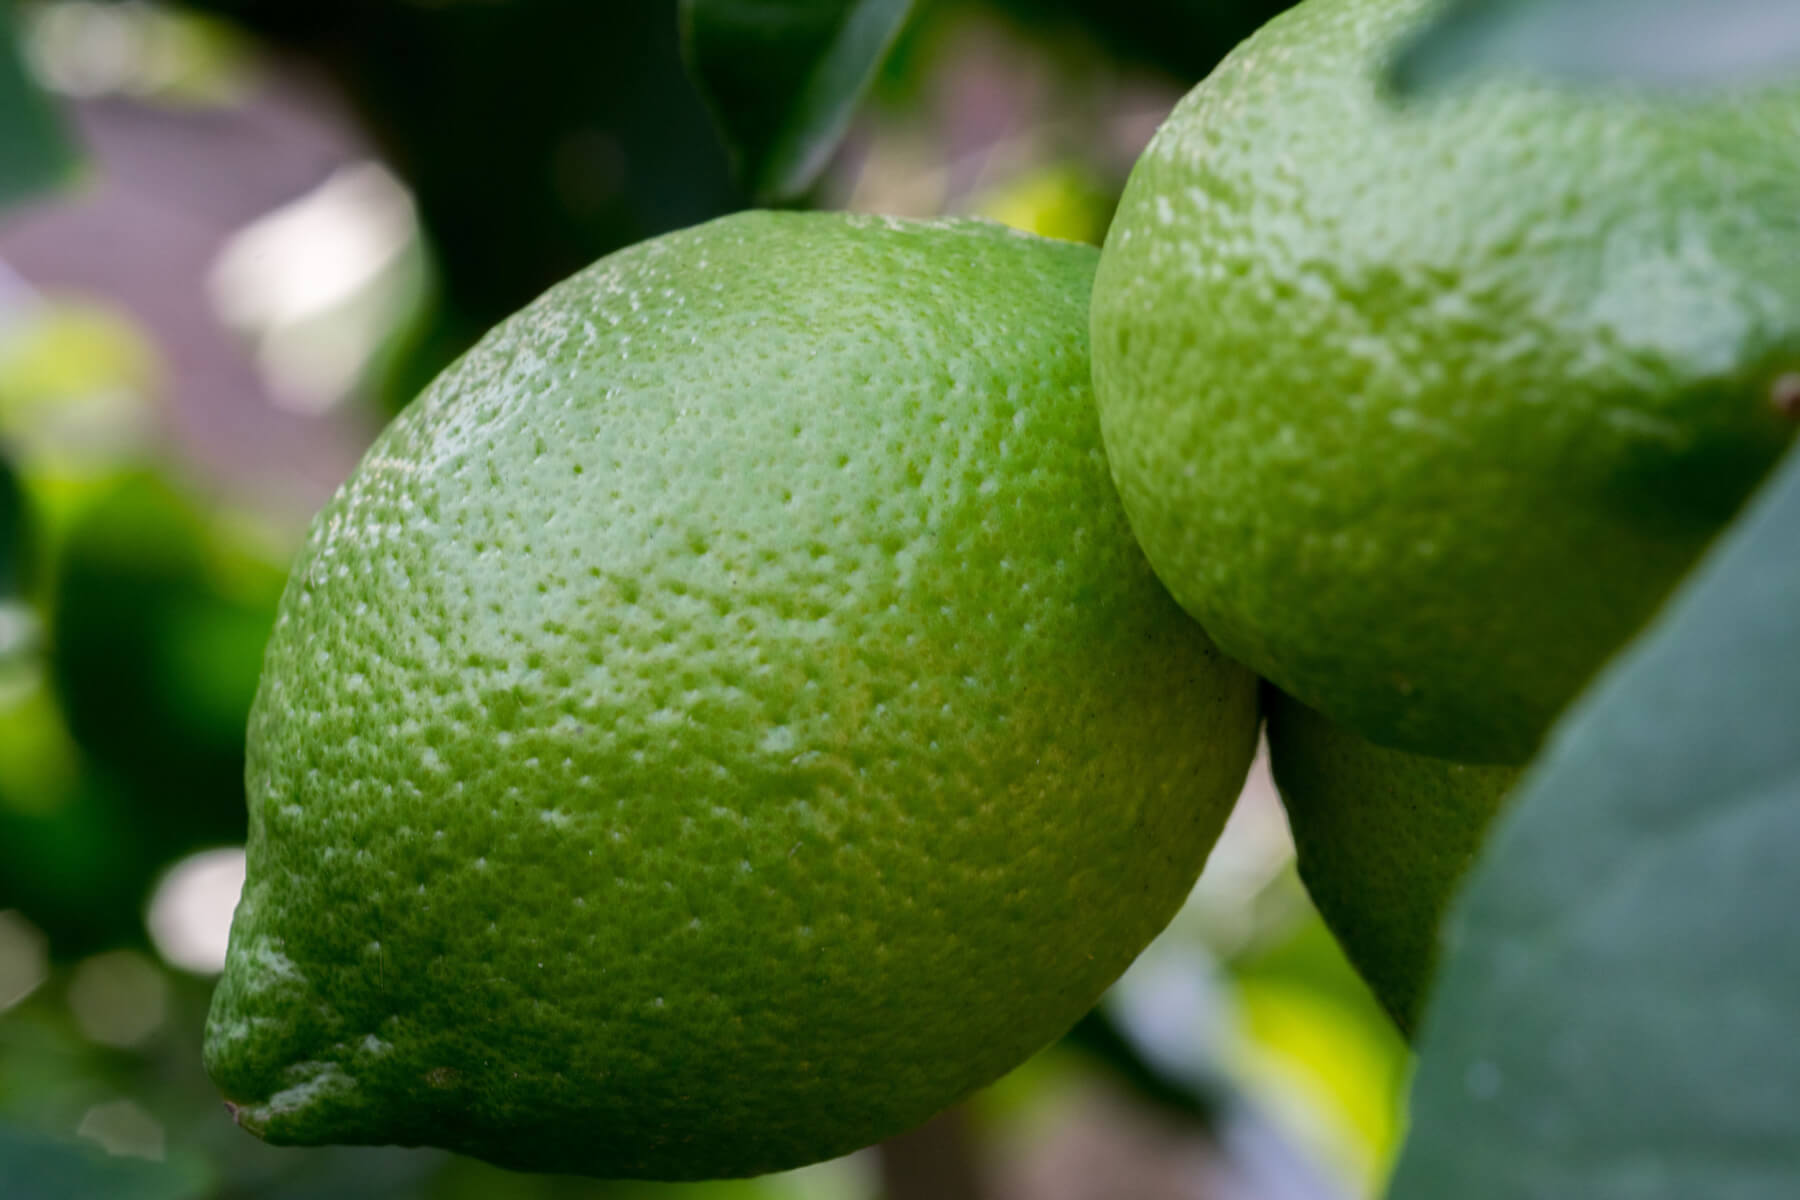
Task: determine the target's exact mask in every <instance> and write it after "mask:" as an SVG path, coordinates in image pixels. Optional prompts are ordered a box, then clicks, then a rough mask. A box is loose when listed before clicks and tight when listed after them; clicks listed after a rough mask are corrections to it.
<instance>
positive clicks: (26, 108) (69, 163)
mask: <svg viewBox="0 0 1800 1200" xmlns="http://www.w3.org/2000/svg"><path fill="white" fill-rule="evenodd" d="M16 30H17V18H16V16H15V14H14V12H13V4H12V0H0V209H5V208H8V207H10V206H11V205H14V204H17V203H19V202H20V201H21V200H27V199H30V198H31V197H33V196H35V195H37V194H39V193H40V192H46V191H49V190H51V189H52V188H55V187H58V186H60V185H62V184H64V183H66V182H68V179H69V177H70V176H71V175H72V174H73V173H74V170H75V154H74V151H72V150H71V149H70V148H69V143H68V141H67V139H66V138H64V136H63V133H62V129H61V127H60V126H59V125H58V124H57V121H56V118H55V116H54V115H53V114H52V113H51V111H50V105H49V102H48V101H47V100H46V99H45V98H44V94H43V93H42V92H40V91H39V90H38V88H37V85H36V84H34V83H33V82H32V81H31V78H30V77H29V76H28V75H27V74H26V73H25V63H24V60H23V59H21V58H20V57H19V46H18V38H17V36H16Z"/></svg>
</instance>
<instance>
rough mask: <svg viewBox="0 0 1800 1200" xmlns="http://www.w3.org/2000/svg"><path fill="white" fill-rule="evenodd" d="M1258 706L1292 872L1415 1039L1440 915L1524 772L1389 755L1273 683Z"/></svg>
mask: <svg viewBox="0 0 1800 1200" xmlns="http://www.w3.org/2000/svg"><path fill="white" fill-rule="evenodd" d="M1263 710H1264V712H1265V714H1266V715H1267V717H1268V735H1269V765H1270V767H1271V768H1272V769H1273V771H1274V774H1275V785H1276V787H1277V788H1278V789H1279V790H1280V792H1281V801H1282V806H1283V807H1284V808H1285V809H1286V810H1287V815H1288V824H1289V826H1290V827H1291V828H1292V829H1293V833H1294V849H1295V853H1296V857H1297V859H1298V862H1299V868H1300V878H1301V880H1302V881H1303V882H1305V884H1306V890H1307V892H1308V894H1309V895H1311V896H1312V900H1313V904H1314V906H1315V907H1317V908H1318V910H1319V915H1320V916H1322V917H1324V918H1325V924H1326V925H1328V926H1330V927H1331V931H1332V932H1333V933H1334V934H1336V935H1337V938H1338V941H1339V943H1340V944H1341V945H1342V946H1343V947H1344V954H1345V956H1346V957H1347V958H1349V960H1350V961H1351V962H1352V963H1354V964H1355V966H1356V969H1357V972H1358V973H1359V974H1360V975H1362V977H1363V978H1364V979H1365V980H1367V981H1368V984H1369V987H1370V989H1371V990H1372V991H1373V992H1374V993H1375V997H1376V999H1378V1000H1379V1001H1381V1005H1382V1007H1383V1008H1385V1009H1387V1010H1388V1013H1389V1014H1390V1015H1391V1016H1392V1017H1393V1018H1394V1022H1395V1024H1397V1025H1399V1026H1400V1029H1401V1031H1402V1032H1404V1033H1405V1034H1406V1035H1407V1036H1408V1037H1411V1036H1412V1034H1413V1031H1414V1030H1415V1029H1417V1028H1418V1021H1419V1015H1420V1011H1421V1008H1422V1006H1423V1004H1424V1001H1425V997H1426V993H1427V990H1428V989H1429V987H1430V984H1431V977H1432V971H1433V968H1434V967H1435V965H1436V962H1437V948H1438V938H1439V931H1440V928H1441V926H1442V925H1443V921H1444V913H1445V910H1446V909H1447V908H1448V907H1449V904H1450V900H1451V898H1452V897H1453V896H1454V895H1455V893H1456V889H1457V887H1458V885H1459V884H1460V883H1461V882H1462V878H1463V876H1464V875H1465V874H1466V873H1467V872H1468V869H1469V866H1470V864H1471V863H1473V862H1474V860H1475V855H1476V853H1477V852H1478V851H1479V850H1480V848H1481V844H1482V840H1483V838H1484V837H1485V836H1486V834H1487V830H1488V827H1489V826H1490V824H1492V822H1493V820H1494V817H1495V816H1496V815H1497V814H1498V813H1499V811H1500V808H1501V806H1502V805H1503V804H1504V803H1505V800H1506V796H1507V794H1508V793H1509V792H1511V790H1512V788H1513V785H1514V784H1515V783H1517V782H1518V779H1519V776H1520V774H1521V773H1522V770H1521V768H1519V767H1506V766H1471V765H1468V764H1465V763H1453V762H1446V761H1445V760H1443V759H1440V758H1427V757H1425V756H1424V755H1420V754H1408V753H1406V752H1405V751H1402V750H1389V749H1386V748H1385V747H1382V746H1377V745H1375V744H1374V743H1372V742H1370V741H1368V740H1366V739H1364V738H1361V737H1358V736H1357V735H1356V734H1354V733H1351V732H1350V731H1349V730H1347V729H1345V728H1343V727H1342V726H1340V725H1337V724H1334V723H1333V722H1332V721H1330V720H1328V719H1326V718H1325V717H1322V716H1320V715H1319V714H1318V713H1316V712H1313V711H1312V710H1311V709H1309V708H1307V707H1306V706H1305V705H1302V704H1299V703H1297V702H1296V701H1294V700H1293V699H1291V698H1290V697H1287V696H1284V695H1282V694H1281V693H1280V692H1278V691H1276V690H1275V689H1273V688H1268V689H1266V690H1265V693H1264V699H1263Z"/></svg>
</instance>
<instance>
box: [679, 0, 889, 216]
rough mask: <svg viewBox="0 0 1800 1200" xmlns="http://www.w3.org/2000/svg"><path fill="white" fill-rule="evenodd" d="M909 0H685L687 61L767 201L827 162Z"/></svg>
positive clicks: (790, 192) (753, 187) (752, 186)
mask: <svg viewBox="0 0 1800 1200" xmlns="http://www.w3.org/2000/svg"><path fill="white" fill-rule="evenodd" d="M911 10H912V0H681V33H682V43H683V49H684V51H685V53H686V56H687V61H688V68H689V70H690V71H691V72H692V73H693V75H694V78H695V82H696V83H697V84H698V86H699V88H700V91H701V94H702V95H704V96H705V97H706V101H707V103H708V105H709V106H710V107H711V108H712V111H713V116H714V118H715V119H716V120H717V121H718V123H719V126H720V128H721V129H722V130H723V132H724V134H725V140H726V142H727V143H729V145H730V147H731V151H732V155H733V157H734V159H735V160H736V163H737V166H738V170H739V172H740V175H741V177H742V179H743V181H744V183H745V185H746V187H748V189H749V190H750V192H751V193H752V195H753V196H754V197H755V198H756V199H757V201H758V202H760V203H780V202H783V201H791V200H794V199H796V198H798V197H799V196H800V195H801V194H802V193H803V192H805V191H806V189H807V188H808V187H809V186H811V184H812V182H813V180H814V179H816V178H817V177H818V175H819V172H820V171H821V170H823V169H824V167H825V163H826V161H827V160H828V159H829V158H830V155H831V151H832V149H833V147H835V146H836V144H837V141H838V139H839V138H840V137H842V136H843V133H844V130H845V128H846V127H847V126H848V125H849V123H850V117H851V114H852V112H853V111H854V110H855V108H856V105H857V102H858V101H860V100H861V99H862V97H863V94H864V93H865V92H866V91H867V90H868V87H869V84H870V83H871V82H872V81H873V80H874V77H875V72H876V71H877V69H878V68H879V67H880V66H881V61H882V59H883V58H884V57H885V56H886V55H887V52H888V49H889V48H890V47H891V46H892V45H893V43H894V39H895V38H896V37H898V36H899V33H900V29H901V27H902V26H903V25H905V24H906V18H907V16H908V15H909V14H910V12H911Z"/></svg>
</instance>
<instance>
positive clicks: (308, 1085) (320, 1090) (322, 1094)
mask: <svg viewBox="0 0 1800 1200" xmlns="http://www.w3.org/2000/svg"><path fill="white" fill-rule="evenodd" d="M287 1074H288V1077H289V1078H290V1079H291V1078H295V1077H298V1078H299V1079H300V1082H299V1083H296V1084H294V1085H293V1086H292V1087H286V1088H283V1089H281V1090H280V1091H279V1092H276V1093H275V1094H274V1095H273V1096H270V1097H269V1098H268V1100H266V1101H265V1102H263V1103H262V1104H246V1105H244V1106H242V1107H241V1108H240V1109H239V1113H240V1114H241V1117H242V1118H243V1119H247V1120H248V1121H249V1122H250V1124H251V1125H252V1126H253V1127H254V1126H258V1125H262V1124H264V1123H265V1122H267V1121H268V1120H269V1119H270V1118H271V1117H284V1116H289V1115H291V1114H293V1113H297V1112H301V1111H303V1110H305V1109H307V1108H310V1107H312V1106H313V1105H314V1104H317V1103H318V1102H319V1101H321V1100H324V1099H328V1098H330V1097H332V1096H341V1095H343V1094H344V1093H346V1092H350V1091H354V1090H355V1089H356V1080H354V1079H352V1078H350V1076H348V1075H346V1074H344V1069H343V1068H342V1067H340V1066H338V1064H336V1063H333V1062H302V1063H295V1064H294V1065H293V1066H292V1067H290V1068H288V1072H287Z"/></svg>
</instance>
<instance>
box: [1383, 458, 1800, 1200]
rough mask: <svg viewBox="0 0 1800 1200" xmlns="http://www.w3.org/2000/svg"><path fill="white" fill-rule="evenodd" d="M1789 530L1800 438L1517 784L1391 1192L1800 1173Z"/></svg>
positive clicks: (1799, 1185)
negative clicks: (1795, 449) (1654, 620)
mask: <svg viewBox="0 0 1800 1200" xmlns="http://www.w3.org/2000/svg"><path fill="white" fill-rule="evenodd" d="M1797 546H1800V453H1794V454H1790V455H1789V457H1788V461H1787V463H1786V465H1785V466H1784V467H1783V468H1782V470H1781V471H1780V472H1779V474H1778V475H1777V476H1776V478H1775V479H1774V481H1773V482H1772V483H1770V484H1768V485H1767V486H1765V488H1764V490H1763V491H1762V492H1761V493H1759V495H1758V498H1757V499H1756V501H1755V502H1754V503H1753V505H1752V507H1751V509H1750V510H1749V511H1748V512H1747V513H1746V515H1745V516H1744V517H1743V518H1741V519H1740V520H1739V522H1738V523H1737V524H1736V525H1735V526H1733V528H1732V529H1731V531H1729V532H1728V533H1727V534H1726V535H1725V536H1724V537H1723V538H1722V539H1721V541H1720V543H1719V544H1718V545H1717V546H1716V547H1715V548H1714V550H1713V552H1712V553H1711V554H1710V555H1709V556H1708V557H1707V559H1706V560H1705V561H1704V562H1703V563H1702V564H1701V567H1700V568H1699V570H1698V571H1697V572H1696V574H1695V575H1694V576H1693V577H1692V578H1691V579H1690V580H1689V582H1688V583H1687V584H1686V585H1685V586H1684V587H1683V588H1682V590H1681V591H1680V592H1679V593H1678V594H1677V595H1676V597H1675V599H1674V600H1673V601H1672V602H1671V604H1670V605H1669V606H1668V607H1667V608H1666V609H1665V610H1664V612H1663V615H1662V616H1661V617H1660V618H1659V620H1658V621H1657V623H1656V624H1655V625H1654V626H1653V627H1652V628H1651V630H1650V631H1649V632H1648V633H1647V634H1646V635H1645V636H1644V637H1643V638H1642V639H1641V640H1640V641H1639V642H1637V643H1636V645H1635V646H1634V647H1633V648H1632V649H1631V650H1630V651H1628V652H1627V653H1626V654H1625V655H1624V656H1623V657H1622V658H1621V660H1620V661H1619V662H1617V663H1616V664H1614V666H1613V667H1612V668H1611V669H1609V671H1608V672H1607V673H1606V674H1605V676H1604V677H1603V678H1602V679H1601V681H1600V682H1599V683H1598V684H1597V685H1596V686H1595V687H1594V688H1593V689H1592V690H1591V691H1590V692H1589V693H1588V694H1587V695H1586V696H1585V697H1584V698H1583V699H1582V700H1581V702H1580V703H1579V704H1578V705H1577V706H1576V708H1575V709H1574V710H1573V711H1572V712H1571V713H1570V714H1569V715H1568V716H1567V717H1566V718H1565V719H1564V720H1563V722H1562V723H1561V724H1560V725H1559V726H1558V729H1557V731H1556V733H1555V735H1554V736H1553V738H1552V740H1551V742H1550V744H1549V747H1548V749H1547V751H1546V753H1545V755H1544V757H1543V758H1542V759H1541V760H1540V761H1539V763H1537V764H1536V765H1535V766H1534V767H1533V768H1532V770H1531V772H1530V773H1529V774H1528V776H1527V778H1526V781H1525V782H1524V783H1523V784H1522V785H1521V788H1520V791H1519V792H1518V793H1517V795H1518V799H1517V800H1516V801H1515V803H1514V805H1513V807H1512V808H1511V809H1510V810H1509V812H1508V813H1507V815H1506V816H1505V817H1504V818H1503V819H1502V821H1501V824H1500V828H1499V831H1498V832H1497V834H1496V836H1495V838H1494V840H1493V842H1492V843H1491V844H1490V845H1489V847H1488V849H1487V850H1486V851H1485V852H1484V854H1483V857H1482V859H1481V860H1480V862H1479V863H1478V864H1477V866H1476V868H1475V871H1474V873H1473V875H1472V878H1471V881H1470V884H1469V887H1468V889H1467V891H1466V892H1465V894H1464V895H1463V897H1462V899H1461V901H1460V903H1459V905H1458V907H1457V909H1456V910H1455V913H1454V915H1453V917H1452V919H1451V922H1450V929H1449V938H1448V944H1447V946H1446V956H1445V969H1444V971H1443V974H1442V977H1441V980H1440V983H1439V985H1438V990H1437V993H1436V995H1435V996H1434V997H1433V999H1432V1002H1431V1006H1430V1009H1429V1011H1428V1014H1427V1018H1426V1025H1425V1032H1424V1037H1423V1039H1422V1042H1421V1058H1420V1065H1419V1071H1418V1075H1417V1077H1416V1080H1415V1084H1414V1089H1413V1102H1412V1112H1413V1120H1414V1126H1413V1133H1412V1138H1411V1140H1410V1141H1409V1143H1408V1145H1407V1147H1406V1149H1405V1152H1404V1153H1403V1155H1402V1158H1401V1163H1400V1166H1399V1170H1398V1173H1397V1175H1396V1177H1395V1182H1394V1186H1393V1190H1392V1192H1391V1193H1390V1196H1391V1198H1392V1200H1442V1198H1443V1197H1446V1196H1454V1197H1456V1198H1457V1200H1501V1198H1505V1200H1528V1198H1536V1197H1558V1198H1560V1197H1581V1200H1625V1198H1626V1197H1629V1198H1630V1200H1695V1198H1696V1197H1706V1198H1707V1200H1791V1198H1792V1197H1793V1196H1795V1195H1796V1194H1800V1191H1797V1189H1800V1039H1796V1038H1795V1036H1794V1018H1795V1014H1797V1013H1800V925H1797V924H1796V923H1795V918H1794V914H1795V913H1796V912H1800V871H1797V870H1795V868H1794V858H1795V853H1796V850H1797V849H1800V553H1796V552H1795V551H1796V547H1797Z"/></svg>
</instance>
